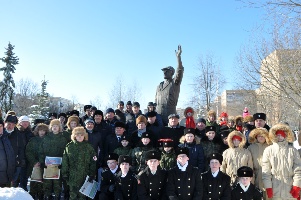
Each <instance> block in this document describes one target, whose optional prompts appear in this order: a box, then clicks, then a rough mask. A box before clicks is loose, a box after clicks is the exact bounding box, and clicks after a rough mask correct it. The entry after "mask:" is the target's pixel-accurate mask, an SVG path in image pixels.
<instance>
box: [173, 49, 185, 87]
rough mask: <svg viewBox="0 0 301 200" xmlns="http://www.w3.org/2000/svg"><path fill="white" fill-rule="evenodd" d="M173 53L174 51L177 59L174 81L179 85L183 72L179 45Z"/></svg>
mask: <svg viewBox="0 0 301 200" xmlns="http://www.w3.org/2000/svg"><path fill="white" fill-rule="evenodd" d="M175 53H176V56H177V60H178V68H177V71H176V75H175V83H176V84H178V85H179V84H181V82H182V79H183V73H184V67H183V65H182V60H181V54H182V47H181V45H178V51H177V50H175Z"/></svg>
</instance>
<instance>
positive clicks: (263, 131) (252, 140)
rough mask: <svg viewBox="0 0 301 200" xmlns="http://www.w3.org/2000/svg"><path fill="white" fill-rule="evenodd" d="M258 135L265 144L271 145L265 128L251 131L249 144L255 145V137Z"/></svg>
mask: <svg viewBox="0 0 301 200" xmlns="http://www.w3.org/2000/svg"><path fill="white" fill-rule="evenodd" d="M258 135H262V136H263V137H264V138H265V142H266V143H267V144H268V145H270V144H272V142H271V140H270V138H269V132H268V131H267V129H265V128H255V129H253V130H252V131H251V132H250V135H249V143H250V144H251V143H256V142H257V140H256V137H257V136H258Z"/></svg>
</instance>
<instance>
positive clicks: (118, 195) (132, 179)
mask: <svg viewBox="0 0 301 200" xmlns="http://www.w3.org/2000/svg"><path fill="white" fill-rule="evenodd" d="M131 163H132V159H131V157H130V156H119V158H118V164H119V167H120V170H121V171H120V172H119V173H118V174H117V181H116V191H115V199H116V200H119V199H120V200H137V199H138V197H137V183H138V182H137V179H136V175H135V174H134V173H133V172H131V171H130V166H131Z"/></svg>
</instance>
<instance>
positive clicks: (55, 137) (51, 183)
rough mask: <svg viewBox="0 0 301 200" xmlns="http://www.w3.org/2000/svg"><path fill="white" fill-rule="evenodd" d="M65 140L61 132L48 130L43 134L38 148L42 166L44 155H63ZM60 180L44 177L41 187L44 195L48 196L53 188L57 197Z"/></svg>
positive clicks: (43, 164)
mask: <svg viewBox="0 0 301 200" xmlns="http://www.w3.org/2000/svg"><path fill="white" fill-rule="evenodd" d="M66 144H67V141H66V139H65V138H64V136H63V135H62V133H58V134H53V133H52V132H50V133H49V134H48V135H46V136H45V138H44V140H43V141H42V142H41V145H40V148H39V161H40V163H41V165H42V166H45V158H46V156H50V157H63V153H64V149H65V147H66ZM61 185H62V181H61V177H60V179H44V180H43V189H44V195H45V196H50V195H51V191H52V189H53V191H54V193H55V195H56V196H57V197H59V195H60V193H61V189H62V187H61Z"/></svg>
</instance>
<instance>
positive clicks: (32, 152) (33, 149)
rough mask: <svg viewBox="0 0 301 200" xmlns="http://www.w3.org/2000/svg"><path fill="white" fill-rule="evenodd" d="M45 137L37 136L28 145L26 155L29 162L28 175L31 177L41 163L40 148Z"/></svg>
mask: <svg viewBox="0 0 301 200" xmlns="http://www.w3.org/2000/svg"><path fill="white" fill-rule="evenodd" d="M44 138H45V137H42V138H41V137H40V136H35V137H33V138H31V139H30V140H29V142H28V144H27V145H26V150H25V155H26V159H27V162H28V168H27V175H28V176H31V173H32V169H33V166H34V165H35V164H36V163H37V162H39V147H40V145H41V142H42V141H43V139H44Z"/></svg>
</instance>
